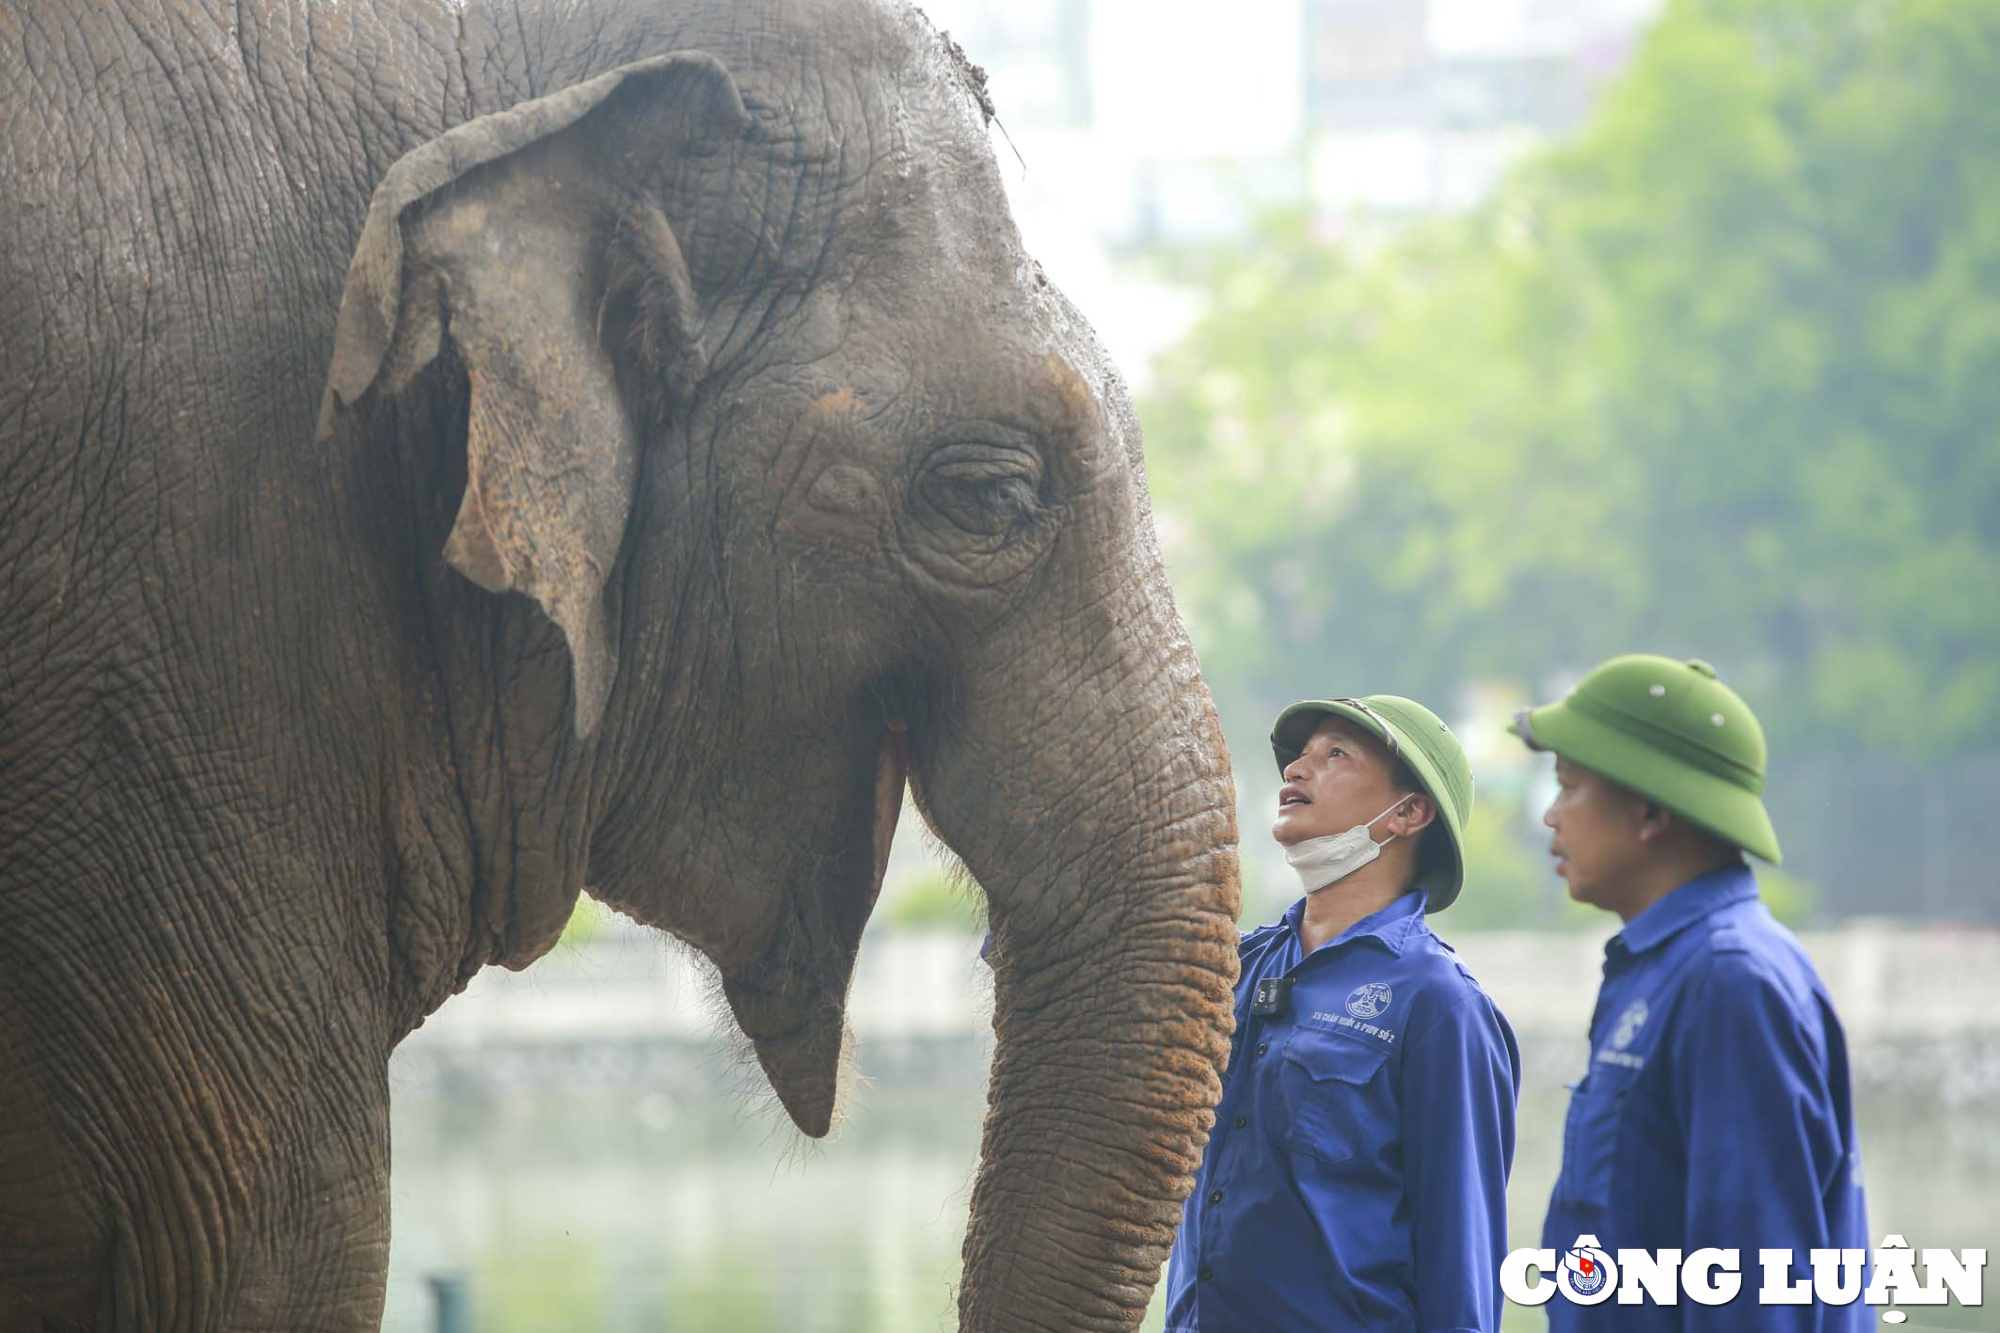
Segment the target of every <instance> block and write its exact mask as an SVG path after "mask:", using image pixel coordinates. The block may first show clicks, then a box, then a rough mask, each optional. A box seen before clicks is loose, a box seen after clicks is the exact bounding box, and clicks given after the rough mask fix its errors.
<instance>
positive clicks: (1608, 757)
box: [1513, 653, 1782, 865]
mask: <svg viewBox="0 0 2000 1333" xmlns="http://www.w3.org/2000/svg"><path fill="white" fill-rule="evenodd" d="M1513 729H1514V734H1515V735H1517V736H1519V737H1520V738H1521V739H1522V740H1524V741H1526V742H1527V743H1528V746H1529V748H1530V749H1535V750H1553V751H1554V752H1555V753H1557V754H1559V755H1561V756H1562V757H1563V758H1565V759H1568V760H1569V761H1571V762H1572V763H1577V764H1581V765H1583V766H1584V767H1585V768H1588V769H1593V770H1595V771H1596V772H1599V773H1602V774H1603V775H1604V776H1605V777H1607V778H1610V779H1611V780H1612V781H1613V782H1616V783H1618V784H1620V785H1621V786H1625V787H1629V788H1631V789H1632V790H1633V791H1635V792H1638V793H1639V794H1640V795H1641V796H1645V797H1647V798H1649V799H1651V800H1654V801H1658V802H1659V803H1660V804H1661V805H1663V806H1665V807H1666V808H1667V809H1669V810H1671V811H1673V812H1674V813H1675V814H1677V815H1679V816H1680V817H1681V818H1683V819H1685V820H1687V821H1688V822H1689V823H1690V824H1695V825H1699V826H1700V827H1702V828H1705V829H1707V830H1708V831H1709V832H1710V833H1713V834H1715V835H1716V836H1717V837H1719V838H1721V839H1722V840H1723V841H1725V842H1728V843H1730V844H1732V845H1733V846H1736V847H1740V848H1742V849H1743V850H1744V851H1746V852H1749V853H1750V854H1752V855H1753V856H1761V857H1762V858H1764V859H1765V860H1766V861H1769V862H1770V863H1771V864H1772V865H1776V864H1778V859H1779V857H1780V855H1781V854H1782V853H1781V852H1780V851H1779V849H1778V834H1777V831H1776V830H1775V829H1773V828H1772V827H1771V817H1770V815H1768V814H1766V813H1765V810H1764V800H1763V797H1764V760H1765V750H1764V729H1763V728H1762V727H1760V726H1758V725H1757V716H1756V714H1754V713H1752V712H1751V711H1750V706H1749V705H1748V704H1746V703H1744V702H1743V700H1742V699H1740V698H1738V697H1737V695H1736V691H1734V690H1732V689H1730V688H1729V687H1728V686H1727V685H1724V684H1723V683H1722V682H1721V681H1719V680H1717V679H1716V678H1715V668H1714V667H1712V666H1710V665H1709V664H1708V663H1706V662H1700V661H1690V662H1677V661H1675V660H1674V659H1673V658H1671V657H1655V656H1653V655H1651V654H1648V653H1634V654H1631V655H1630V656H1626V657H1614V658H1612V659H1611V660H1610V661H1609V662H1606V663H1604V664H1603V665H1602V666H1599V667H1597V668H1595V669H1594V670H1592V671H1591V672H1590V674H1588V675H1586V676H1585V677H1584V678H1583V679H1582V680H1580V681H1578V682H1577V684H1576V688H1575V689H1573V690H1571V691H1570V692H1569V696H1568V697H1567V698H1565V699H1563V700H1562V701H1561V702H1559V703H1552V704H1545V705H1543V706H1542V707H1540V708H1531V709H1524V710H1522V712H1521V713H1519V714H1518V715H1516V717H1515V719H1514V728H1513Z"/></svg>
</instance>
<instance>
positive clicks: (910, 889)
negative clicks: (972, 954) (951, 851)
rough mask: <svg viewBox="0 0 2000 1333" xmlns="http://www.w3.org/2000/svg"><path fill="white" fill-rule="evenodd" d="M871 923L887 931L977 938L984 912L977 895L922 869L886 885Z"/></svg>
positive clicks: (946, 876) (939, 873)
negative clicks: (938, 932) (947, 933)
mask: <svg viewBox="0 0 2000 1333" xmlns="http://www.w3.org/2000/svg"><path fill="white" fill-rule="evenodd" d="M882 899H883V900H882V903H881V904H880V906H879V907H878V908H877V909H876V913H875V919H876V920H877V921H880V922H881V923H882V924H883V925H884V926H885V927H887V928H889V929H891V930H922V929H946V930H960V931H964V932H966V933H968V934H974V935H976V934H978V933H980V932H981V931H984V930H985V929H986V909H985V904H984V901H983V900H982V899H980V898H979V896H978V894H977V893H974V892H971V891H969V890H968V889H967V888H965V887H963V886H962V885H961V884H960V883H959V882H958V881H957V880H955V879H954V878H953V877H952V876H950V875H949V874H947V873H945V872H944V871H943V870H938V869H934V868H931V869H926V870H924V871H921V872H919V873H917V874H914V875H911V876H909V877H907V878H905V879H902V880H899V881H897V882H895V883H892V884H890V885H887V886H886V887H885V889H884V892H883V895H882Z"/></svg>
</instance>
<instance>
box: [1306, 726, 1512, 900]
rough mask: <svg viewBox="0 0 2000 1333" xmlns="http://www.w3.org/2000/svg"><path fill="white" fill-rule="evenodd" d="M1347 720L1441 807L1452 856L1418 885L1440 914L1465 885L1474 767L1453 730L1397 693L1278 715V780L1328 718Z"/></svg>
mask: <svg viewBox="0 0 2000 1333" xmlns="http://www.w3.org/2000/svg"><path fill="white" fill-rule="evenodd" d="M1329 716H1333V717H1344V718H1346V719H1347V720H1348V721H1350V722H1352V723H1354V724H1355V725H1356V726H1358V727H1360V728H1361V729H1362V730H1364V731H1366V732H1367V733H1368V734H1369V735H1371V736H1374V737H1375V738H1377V739H1378V740H1380V741H1381V742H1382V743H1383V744H1384V745H1387V746H1388V747H1389V752H1390V753H1391V754H1393V755H1394V756H1395V757H1396V758H1398V759H1400V760H1402V761H1403V762H1404V763H1406V764H1408V765H1409V766H1410V772H1411V773H1413V774H1415V775H1416V779H1417V784H1418V785H1419V786H1421V787H1422V788H1423V789H1424V794H1425V795H1427V796H1429V797H1430V798H1431V803H1432V804H1433V805H1435V806H1436V807H1437V822H1438V823H1439V824H1442V825H1443V826H1444V831H1445V845H1446V847H1447V848H1448V849H1449V854H1448V855H1446V856H1444V857H1442V858H1440V859H1439V863H1438V864H1436V865H1433V866H1431V867H1430V868H1429V869H1428V870H1427V871H1426V872H1424V873H1423V874H1422V877H1421V878H1420V880H1419V881H1418V884H1417V887H1418V888H1421V889H1422V890H1423V891H1424V893H1425V894H1426V895H1427V897H1428V900H1429V901H1428V907H1429V910H1430V911H1433V912H1442V911H1443V910H1444V909H1445V908H1447V907H1449V906H1451V904H1452V902H1453V900H1454V899H1456V898H1457V897H1458V891H1459V889H1461V888H1463V887H1464V885H1465V821H1466V819H1467V818H1469V817H1470V816H1471V814H1472V765H1471V764H1469V763H1467V762H1466V759H1465V750H1464V748H1463V747H1462V746H1460V745H1459V743H1458V737H1456V736H1454V735H1453V734H1452V732H1451V728H1450V727H1447V726H1446V725H1445V724H1444V723H1443V722H1442V721H1440V720H1439V719H1438V715H1437V714H1436V713H1433V712H1432V711H1431V710H1430V709H1428V708H1426V707H1424V706H1423V705H1422V704H1420V703H1418V702H1417V701H1416V700H1415V699H1405V698H1403V697H1401V696H1400V695H1395V694H1371V695H1368V696H1366V697H1365V698H1360V699H1347V698H1343V699H1306V700H1304V701H1302V702H1300V703H1295V704H1293V705H1292V706H1291V707H1290V708H1287V709H1286V710H1285V711H1284V712H1282V713H1280V714H1278V720H1277V722H1276V723H1274V724H1273V725H1272V727H1271V753H1272V755H1273V756H1275V757H1276V759H1277V761H1278V775H1279V776H1280V777H1283V776H1284V773H1285V769H1286V768H1287V767H1289V766H1290V764H1291V762H1292V761H1293V760H1294V759H1297V758H1298V757H1299V755H1300V754H1301V753H1303V752H1304V750H1305V748H1306V742H1307V741H1309V740H1311V739H1312V734H1313V732H1315V731H1317V730H1318V729H1319V724H1320V723H1321V722H1323V721H1325V720H1326V719H1327V717H1329Z"/></svg>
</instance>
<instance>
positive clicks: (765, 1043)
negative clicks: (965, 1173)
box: [0, 0, 1238, 1330]
mask: <svg viewBox="0 0 2000 1333" xmlns="http://www.w3.org/2000/svg"><path fill="white" fill-rule="evenodd" d="M0 105H4V109H5V123H6V132H5V134H4V135H0V219H4V235H5V242H4V246H0V606H4V627H5V632H4V634H0V778H4V780H0V1069H4V1070H5V1071H6V1077H5V1078H4V1080H0V1328H4V1329H8V1330H13V1329H24V1328H25V1329H37V1330H80V1329H105V1330H112V1329H116V1330H126V1329H140V1328H144V1329H159V1330H208V1329H231V1330H251V1329H257V1330H269V1329H302V1328H312V1329H324V1330H346V1329H362V1328H373V1327H377V1326H379V1324H380V1320H381V1312H382V1305H383V1296H384V1286H385V1281H386V1262H387V1255H388V1247H389V1207H388V1180H389V1164H390V1144H389V1128H388V1126H389V1117H388V1106H389V1088H388V1081H387V1068H388V1058H389V1054H390V1051H391V1049H392V1048H393V1047H395V1046H396V1044H397V1043H398V1042H399V1041H400V1040H401V1039H402V1038H403V1037H404V1036H406V1035H407V1034H409V1033H410V1032H411V1031H413V1030H414V1029H416V1028H417V1027H418V1026H419V1025H420V1024H421V1023H422V1022H423V1021H424V1019H425V1017H426V1015H428V1014H430V1013H432V1012H433V1011H435V1010H436V1009H437V1008H438V1007H439V1006H440V1005H441V1004H442V1003H444V1001H445V1000H446V999H448V998H449V997H450V996H452V995H453V994H454V993H456V992H457V991H459V990H460V989H462V988H463V987H464V986H465V984H466V983H467V981H468V979H469V978H471V977H472V975H473V974H474V973H475V972H477V971H478V970H479V969H480V968H481V967H484V966H486V965H488V964H498V965H501V966H504V967H509V968H520V967H524V966H526V965H527V964H528V963H530V962H531V961H533V960H534V959H535V958H536V957H538V956H539V955H541V954H542V953H544V952H545V951H546V950H547V949H549V948H550V947H551V944H552V943H553V941H554V940H555V939H556V938H557V936H558V934H559V933H560V931H561V929H562V927H563V924H564V922H565V921H566V920H567V919H568V917H569V916H570V914H571V911H572V909H573V907H574V905H575V903H576V901H577V898H578V895H579V894H580V893H584V892H588V893H589V894H590V895H592V896H593V897H595V898H597V899H599V900H601V901H602V902H604V903H606V904H609V905H610V906H612V907H613V908H615V909H617V910H618V911H620V912H622V913H625V914H626V915H628V916H630V917H632V918H634V919H635V920H637V921H638V922H640V923H643V924H645V925H648V926H651V927H655V928H657V929H658V930H659V931H660V932H662V933H663V939H664V937H665V936H672V937H676V938H677V939H678V940H680V941H683V942H685V943H686V944H687V945H689V946H691V947H692V948H693V949H695V950H697V951H699V953H700V954H701V955H703V956H705V958H706V959H707V960H708V961H709V962H710V963H712V965H713V968H714V971H715V973H716V975H717V976H718V977H719V980H720V988H721V993H722V994H723V996H724V997H725V998H726V1001H727V1007H728V1009H729V1011H730V1013H731V1014H732V1016H733V1019H734V1021H735V1023H736V1024H737V1025H738V1026H739V1027H740V1028H741V1031H742V1034H743V1036H744V1037H745V1038H747V1042H748V1044H749V1046H750V1047H751V1048H752V1049H754V1052H755V1056H756V1060H757V1062H758V1064H759V1065H760V1066H761V1068H762V1071H763V1074H764V1076H765V1077H766V1078H767V1079H768V1081H769V1083H770V1086H771V1088H772V1090H773V1092H774V1093H775V1096H776V1098H777V1099H778V1101H779V1102H780V1103H782V1105H783V1107H784V1110H785V1111H786V1112H787V1113H788V1114H789V1116H790V1118H791V1120H792V1121H793V1122H795V1123H796V1125H797V1127H798V1129H799V1130H800V1131H802V1132H803V1133H804V1134H806V1135H809V1136H818V1135H823V1134H825V1133H826V1132H827V1130H828V1127H829V1124H830V1121H831V1119H832V1117H833V1114H834V1108H835V1102H836V1100H837V1096H838V1091H839V1088H840V1085H841V1071H842V1068H843V1062H844V1060H845V1059H846V1055H845V1052H846V1050H847V1048H848V1046H849V1040H848V1035H847V1023H846V1018H845V1014H844V1005H845V996H846V993H847V988H848V984H849V979H850V976H851V974H852V970H853V967H854V963H855V958H856V954H857V950H858V949H859V947H860V940H861V936H862V930H863V927H864V925H865V924H866V922H867V920H868V917H869V914H870V911H871V908H872V906H873V904H874V901H875V898H876V896H877V894H878V892H879V890H880V885H881V881H882V875H883V869H884V858H885V854H886V849H887V847H888V843H889V839H890V836H891V834H892V832H893V829H894V826H895V823H896V820H897V815H898V811H899V810H900V809H901V808H902V805H903V802H904V796H905V791H906V788H907V791H908V793H909V795H910V799H911V801H912V803H913V804H914V807H915V808H916V809H917V810H918V811H919V812H920V813H921V815H922V818H923V819H924V820H925V821H926V822H927V823H928V824H929V825H930V827H931V828H932V830H933V831H934V832H935V833H936V835H937V836H938V837H939V838H940V839H941V840H942V841H943V843H944V844H945V845H946V846H947V847H948V848H949V849H950V851H951V852H952V853H953V854H955V855H956V856H957V857H958V858H960V859H961V860H962V861H963V863H964V865H965V867H966V868H967V869H968V871H969V872H970V874H971V875H972V876H973V877H974V878H975V879H976V881H977V883H978V884H979V886H980V887H981V889H982V891H983V893H984V894H985V896H986V900H987V910H988V914H989V921H990V924H991V927H992V930H993V939H992V946H991V955H990V961H991V963H992V967H993V987H994V1017H993V1026H994V1030H995V1039H996V1053H995V1055H994V1057H993V1065H992V1069H991V1074H990V1079H989V1085H988V1101H987V1110H986V1117H985V1120H984V1124H983V1129H982V1138H981V1148H980V1160H979V1165H978V1168H977V1175H976V1176H975V1178H974V1183H973V1186H972V1192H971V1200H970V1221H969V1223H968V1226H967V1230H966V1235H965V1239H964V1252H963V1258H964V1270H963V1273H964V1275H963V1279H962V1283H961V1286H960V1289H959V1291H958V1295H957V1301H958V1319H959V1325H960V1327H961V1328H963V1329H978V1330H1008V1329H1038V1330H1047V1329H1056V1328H1062V1329H1129V1328H1132V1327H1134V1326H1136V1324H1137V1323H1138V1321H1139V1319H1140V1318H1141V1315H1142V1313H1143V1311H1144V1309H1145V1307H1146V1304H1147V1301H1148V1297H1149V1294H1150V1291H1151V1289H1152V1287H1153V1285H1154V1283H1155V1281H1156V1279H1157V1276H1158V1271H1159V1268H1160V1265H1161V1263H1162V1261H1163V1260H1164V1258H1165V1256H1166V1253H1167V1250H1168V1247H1169V1246H1170V1244H1171V1241H1172V1236H1173V1231H1174V1227H1175V1225H1176V1223H1177V1221H1178V1217H1179V1209H1180V1203H1181V1201H1182V1198H1183V1196H1184V1194H1185V1192H1186V1190H1187V1189H1188V1188H1189V1186H1190V1180H1191V1177H1192V1174H1193V1172H1194V1170H1195V1168H1196V1166H1197V1164H1198V1162H1199V1158H1200V1154H1201V1151H1202V1148H1203V1145H1204V1143H1205V1140H1206V1136H1207V1132H1208V1129H1209V1127H1210V1120H1211V1115H1212V1111H1211V1108H1212V1106H1213V1104H1214V1102H1215V1100H1216V1097H1217V1094H1218V1091H1219V1086H1220V1085H1219V1081H1218V1073H1217V1071H1218V1069H1219V1067H1220V1066H1221V1065H1222V1064H1223V1062H1224V1061H1225V1060H1226V1058H1227V1055H1228V1050H1229V1033H1230V1031H1231V1015H1232V1008H1231V998H1230V996H1231V987H1232V985H1233V982H1234V979H1235V975H1236V940H1237V935H1236V931H1235V928H1234V924H1233V923H1234V919H1235V916H1236V914H1237V902H1238V881H1237V873H1238V872H1237V867H1236V855H1235V846H1236V824H1235V814H1234V805H1235V798H1234V791H1233V786H1232V782H1231V779H1230V774H1229V767H1228V759H1227V755H1226V752H1225V750H1224V748H1223V744H1222V738H1221V733H1220V730H1219V727H1218V725H1217V721H1216V716H1215V710H1214V707H1213V704H1212V701H1211V699H1210V696H1209V694H1208V692H1207V689H1206V687H1205V685H1204V683H1203V681H1202V678H1201V675H1200V671H1199V666H1198V663H1197V661H1196V658H1195V656H1194V652H1193V649H1192V647H1191V645H1190V642H1189V639H1188V637H1187V634H1186V632H1185V629H1184V627H1183V625H1182V623H1181V621H1180V619H1179V616H1178V613H1177V611H1176V609H1175V607H1174V603H1173V599H1172V596H1171V593H1170V589H1169V586H1168V584H1167V581H1166V577H1165V573H1164V567H1163V564H1162V560H1161V556H1160V552H1159V548H1158V544H1157V541H1156V538H1155V535H1154V531H1153V524H1152V519H1151V514H1150V508H1149V502H1148V500H1147V493H1146V486H1145V476H1144V465H1143V454H1142V446H1141V440H1140V434H1139V429H1138V423H1137V419H1136V416H1135V414H1134V412H1133V409H1132V406H1131V399H1130V395H1129V393H1128V391H1127V389H1126V388H1125V386H1124V384H1123V382H1122V381H1121V379H1120V378H1119V376H1118V374H1117V372H1116V371H1115V369H1114V367H1113V366H1112V365H1111V364H1110V363H1109V361H1108V359H1107V357H1106V355H1105V353H1104V352H1103V350H1102V349H1101V347H1100V346H1099V344H1098V343H1097V341H1096V339H1095V335H1094V334H1093V333H1092V332H1091V330H1090V328H1089V326H1088V325H1087V324H1086V322H1085V321H1084V319H1083V318H1082V317H1081V315H1080V314H1079V313H1078V312H1077V311H1076V310H1075V308H1074V307H1072V306H1071V305H1070V304H1069V303H1068V302H1067V301H1066V299H1065V298H1064V297H1062V296H1061V295H1060V294H1059V293H1058V291H1057V290H1056V289H1055V288H1054V287H1053V286H1052V285H1051V284H1050V283H1049V281H1048V280H1047V278H1046V276H1045V275H1044V274H1043V272H1042V271H1041V269H1040V268H1039V267H1038V266H1037V265H1036V264H1035V263H1034V261H1033V260H1032V259H1030V258H1029V257H1028V255H1027V254H1026V253H1025V251H1024V248H1023V244H1022V241H1021V239H1020V236H1019V234H1018V232H1017V230H1016V228H1015V225H1014V223H1013V220H1012V218H1011V215H1010V213H1009V210H1008V207H1007V203H1006V198H1005V194H1004V190H1003V183H1002V181H1001V179H1000V176H999V168H998V166H997V163H996V160H995V155H994V152H993V149H992V146H991V144H990V142H989V140H988V137H987V135H988V119H989V117H990V115H991V112H992V106H991V102H990V100H989V96H988V93H987V91H986V88H985V84H984V76H983V74H981V73H980V71H979V70H978V69H977V67H976V66H974V65H973V64H972V63H971V62H970V60H969V59H968V58H966V57H965V56H964V54H963V53H962V52H961V51H960V50H959V49H958V48H957V47H956V46H955V45H953V44H952V43H951V42H950V41H949V39H948V38H946V37H944V36H943V35H941V34H940V33H938V32H937V31H936V30H935V29H934V28H933V27H932V26H931V25H930V24H929V22H928V21H927V20H926V19H925V18H924V17H923V16H922V14H921V13H920V12H919V11H917V10H915V9H912V8H910V7H908V6H907V5H906V4H905V3H902V0H464V2H463V3H451V2H448V0H339V2H338V3H329V2H327V0H312V2H310V3H309V2H307V0H171V2H170V3H167V4H164V5H156V4H148V3H142V0H40V2H38V3H35V4H31V5H24V6H8V7H6V8H5V9H4V10H0ZM494 1169H495V1170H503V1169H505V1167H504V1164H503V1163H496V1164H495V1165H494Z"/></svg>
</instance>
